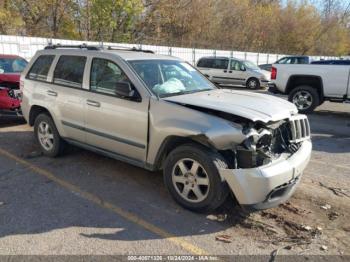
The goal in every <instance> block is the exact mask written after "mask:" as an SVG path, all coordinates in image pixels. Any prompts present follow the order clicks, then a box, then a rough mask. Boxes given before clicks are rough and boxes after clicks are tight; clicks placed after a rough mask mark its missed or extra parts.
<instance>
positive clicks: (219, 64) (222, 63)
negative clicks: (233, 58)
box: [213, 59, 228, 69]
mask: <svg viewBox="0 0 350 262" xmlns="http://www.w3.org/2000/svg"><path fill="white" fill-rule="evenodd" d="M227 67H228V59H215V60H214V66H213V68H216V69H227Z"/></svg>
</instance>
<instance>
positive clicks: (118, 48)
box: [107, 46, 154, 54]
mask: <svg viewBox="0 0 350 262" xmlns="http://www.w3.org/2000/svg"><path fill="white" fill-rule="evenodd" d="M107 50H121V51H134V52H143V53H150V54H154V52H153V51H152V50H143V49H141V48H136V47H125V46H107Z"/></svg>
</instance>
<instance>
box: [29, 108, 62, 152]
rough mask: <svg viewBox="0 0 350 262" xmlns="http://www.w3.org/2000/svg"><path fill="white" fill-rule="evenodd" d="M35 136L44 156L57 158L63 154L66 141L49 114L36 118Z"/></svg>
mask: <svg viewBox="0 0 350 262" xmlns="http://www.w3.org/2000/svg"><path fill="white" fill-rule="evenodd" d="M34 135H35V139H36V141H37V142H38V144H39V145H40V148H41V151H42V152H43V154H44V155H46V156H49V157H56V156H58V155H60V154H61V153H62V152H63V148H64V141H63V139H62V138H61V137H60V135H59V133H58V131H57V128H56V125H55V123H54V121H53V120H52V118H51V117H50V116H49V115H48V114H46V113H42V114H40V115H38V116H37V117H36V118H35V121H34Z"/></svg>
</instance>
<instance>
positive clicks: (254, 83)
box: [246, 78, 260, 89]
mask: <svg viewBox="0 0 350 262" xmlns="http://www.w3.org/2000/svg"><path fill="white" fill-rule="evenodd" d="M246 86H247V88H249V89H259V88H260V82H259V80H258V79H256V78H250V79H248V81H247V83H246Z"/></svg>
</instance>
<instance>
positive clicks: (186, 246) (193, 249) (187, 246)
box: [0, 148, 209, 255]
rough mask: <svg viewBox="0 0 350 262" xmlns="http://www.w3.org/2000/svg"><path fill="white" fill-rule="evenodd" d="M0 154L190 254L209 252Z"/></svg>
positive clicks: (1, 152)
mask: <svg viewBox="0 0 350 262" xmlns="http://www.w3.org/2000/svg"><path fill="white" fill-rule="evenodd" d="M0 155H2V156H5V157H7V158H10V159H12V160H14V161H16V162H18V163H20V164H22V165H23V166H25V167H27V168H28V169H30V170H32V171H33V172H35V173H37V174H39V175H42V176H44V177H46V178H48V179H50V180H52V181H54V182H55V183H57V184H58V185H60V186H62V187H64V188H66V189H68V190H70V191H73V192H75V193H78V194H79V195H80V196H82V197H83V198H85V199H87V200H89V201H91V202H93V203H95V204H97V205H98V206H100V207H103V208H105V209H108V210H110V211H113V212H114V213H116V214H117V215H119V216H121V217H123V218H124V219H126V220H128V221H130V222H133V223H135V224H137V225H138V226H140V227H142V228H144V229H146V230H148V231H150V232H152V233H154V234H156V235H158V236H160V237H162V238H165V239H166V240H168V241H170V242H172V243H173V244H176V245H178V246H180V247H182V248H183V249H184V250H186V251H188V252H190V253H191V254H193V255H208V254H209V253H208V252H207V251H205V250H203V249H201V248H200V247H198V246H195V245H193V244H191V243H190V242H188V241H186V240H185V239H184V238H182V237H177V236H175V235H173V234H171V233H169V232H167V231H165V230H163V229H161V228H159V227H157V226H155V225H153V224H151V223H149V222H147V221H145V220H144V219H142V218H140V217H138V216H137V215H135V214H132V213H130V212H128V211H125V210H123V209H122V208H120V207H118V206H115V205H113V204H112V203H109V202H106V201H103V200H102V199H100V198H99V197H97V196H95V195H93V194H91V193H89V192H86V191H83V190H81V189H80V188H79V187H77V186H75V185H73V184H70V183H68V182H67V181H65V180H62V179H60V178H58V177H56V176H55V175H54V174H52V173H51V172H50V171H47V170H45V169H42V168H40V167H38V166H36V165H33V164H31V163H30V162H28V161H26V160H24V159H22V158H19V157H17V156H15V155H13V154H11V153H10V152H8V151H6V150H3V149H1V148H0Z"/></svg>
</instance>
